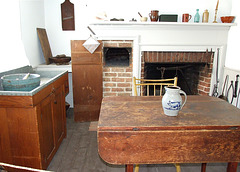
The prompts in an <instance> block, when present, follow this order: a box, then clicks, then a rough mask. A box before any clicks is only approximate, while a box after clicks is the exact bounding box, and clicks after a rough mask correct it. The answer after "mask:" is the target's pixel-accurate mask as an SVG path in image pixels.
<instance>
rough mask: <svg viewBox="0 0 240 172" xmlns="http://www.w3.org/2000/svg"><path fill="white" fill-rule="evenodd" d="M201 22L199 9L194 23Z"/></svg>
mask: <svg viewBox="0 0 240 172" xmlns="http://www.w3.org/2000/svg"><path fill="white" fill-rule="evenodd" d="M199 21H200V15H199V9H197V13H196V14H195V16H194V23H199Z"/></svg>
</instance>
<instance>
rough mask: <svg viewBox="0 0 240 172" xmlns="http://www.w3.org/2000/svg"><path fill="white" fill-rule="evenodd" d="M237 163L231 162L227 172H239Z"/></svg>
mask: <svg viewBox="0 0 240 172" xmlns="http://www.w3.org/2000/svg"><path fill="white" fill-rule="evenodd" d="M237 166H238V163H237V162H229V163H228V167H227V172H237Z"/></svg>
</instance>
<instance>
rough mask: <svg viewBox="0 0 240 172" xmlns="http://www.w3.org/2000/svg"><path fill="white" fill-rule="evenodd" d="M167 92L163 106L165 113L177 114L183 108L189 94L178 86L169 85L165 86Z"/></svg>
mask: <svg viewBox="0 0 240 172" xmlns="http://www.w3.org/2000/svg"><path fill="white" fill-rule="evenodd" d="M165 91H166V92H165V94H164V96H163V98H162V107H163V111H164V114H165V115H167V116H177V115H178V112H179V111H180V110H181V109H182V107H183V106H184V105H185V103H186V101H187V95H186V93H185V92H184V91H182V90H181V88H180V87H178V86H167V87H165ZM180 94H183V95H184V97H185V100H184V103H182V97H181V96H180Z"/></svg>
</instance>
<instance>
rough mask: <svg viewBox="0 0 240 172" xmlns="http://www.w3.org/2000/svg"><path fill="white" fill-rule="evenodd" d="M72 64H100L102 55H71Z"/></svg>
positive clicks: (99, 53) (98, 53)
mask: <svg viewBox="0 0 240 172" xmlns="http://www.w3.org/2000/svg"><path fill="white" fill-rule="evenodd" d="M71 58H72V64H102V53H101V52H96V53H93V54H90V53H72V57H71Z"/></svg>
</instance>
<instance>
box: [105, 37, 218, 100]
mask: <svg viewBox="0 0 240 172" xmlns="http://www.w3.org/2000/svg"><path fill="white" fill-rule="evenodd" d="M103 47H114V48H129V47H131V48H132V41H128V40H113V41H112V40H105V41H103ZM141 56H142V58H141V78H144V64H145V63H186V64H187V63H189V64H191V63H204V64H205V65H204V67H201V68H200V71H199V75H200V76H199V84H198V87H197V90H198V94H199V95H208V94H209V92H210V86H211V83H210V82H211V74H212V68H213V57H214V53H213V52H208V50H206V52H177V51H175V52H173V51H171V52H170V51H143V52H142V55H141ZM132 77H133V73H132V59H131V63H130V65H129V67H108V66H104V64H103V97H109V96H131V95H132Z"/></svg>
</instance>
